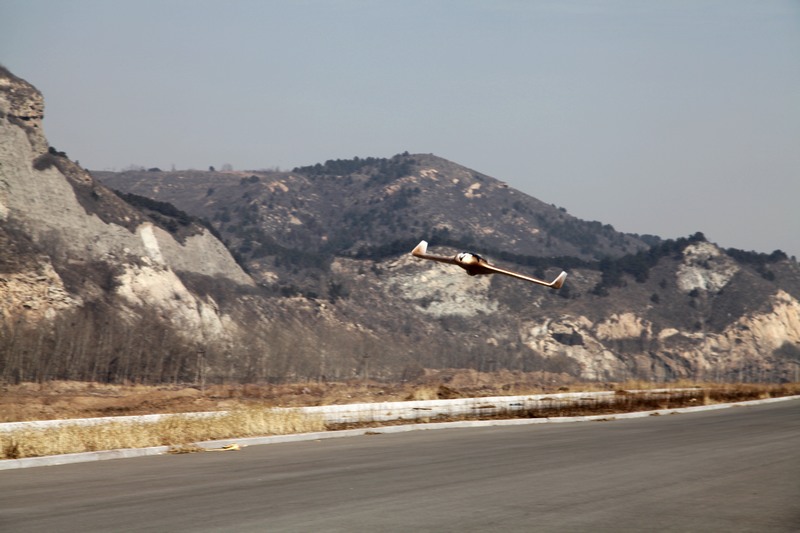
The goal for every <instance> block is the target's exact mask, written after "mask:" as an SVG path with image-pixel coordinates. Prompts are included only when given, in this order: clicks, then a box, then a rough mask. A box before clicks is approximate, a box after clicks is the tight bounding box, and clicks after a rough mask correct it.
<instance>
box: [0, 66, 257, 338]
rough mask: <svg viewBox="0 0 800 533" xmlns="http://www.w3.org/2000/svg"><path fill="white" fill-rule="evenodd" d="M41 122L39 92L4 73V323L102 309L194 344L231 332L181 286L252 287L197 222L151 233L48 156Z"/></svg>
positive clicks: (104, 192)
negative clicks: (202, 281)
mask: <svg viewBox="0 0 800 533" xmlns="http://www.w3.org/2000/svg"><path fill="white" fill-rule="evenodd" d="M43 117H44V100H43V98H42V95H41V94H40V93H39V91H37V90H36V89H35V88H34V87H33V86H31V85H30V84H29V83H27V82H26V81H24V80H22V79H20V78H17V77H16V76H14V75H13V74H11V73H10V72H8V71H7V70H5V69H2V70H0V223H2V241H3V244H4V247H3V250H2V252H0V253H2V255H3V257H2V262H1V263H0V265H1V266H2V272H0V315H2V316H3V317H5V319H6V320H12V321H13V320H16V321H19V320H22V321H23V322H25V323H28V322H30V321H31V320H36V319H39V318H42V317H47V318H49V319H52V318H54V317H55V316H56V315H57V314H58V313H59V312H62V311H64V310H68V309H77V308H80V307H82V306H86V305H89V304H91V303H93V302H94V303H98V302H104V303H105V304H107V305H109V306H110V307H112V308H114V309H116V310H118V311H121V310H123V309H127V312H128V313H133V314H137V313H138V314H141V313H150V312H157V313H159V314H160V315H162V316H163V317H165V318H166V319H167V321H168V322H171V323H173V324H175V325H176V326H179V327H180V328H183V329H184V330H185V331H186V332H187V333H189V332H191V335H192V336H194V337H198V336H199V337H200V338H202V337H203V336H204V334H205V332H210V333H213V334H220V333H221V332H222V331H223V330H225V329H226V328H225V324H228V325H230V324H231V321H230V320H227V319H226V317H225V316H224V315H223V314H222V313H221V312H220V310H219V307H218V306H217V305H216V304H215V303H214V301H213V298H211V297H209V296H208V295H204V296H200V295H198V294H196V293H193V292H192V291H191V290H190V289H189V288H187V287H186V285H185V284H184V282H183V281H182V279H181V276H184V275H186V274H191V275H199V276H206V277H210V278H215V277H219V278H222V279H224V280H225V281H227V282H230V283H231V284H235V285H245V286H250V285H252V281H251V279H250V277H249V276H248V275H247V274H246V273H245V272H244V271H243V270H242V269H241V268H240V267H239V266H238V265H237V264H236V262H235V261H234V259H233V258H232V257H231V255H230V253H229V252H228V250H227V249H226V248H225V246H224V245H223V244H222V243H220V242H219V240H217V239H216V237H214V236H213V235H212V234H211V232H210V231H209V230H208V229H206V228H205V227H204V226H202V225H200V224H197V223H196V222H186V223H185V224H183V225H181V226H180V231H174V232H171V231H169V227H167V228H166V229H165V227H162V226H160V225H159V224H158V223H154V222H153V220H151V219H150V218H149V217H148V216H147V215H146V214H144V213H142V212H141V211H140V210H137V209H136V208H134V207H133V206H131V205H129V204H128V203H126V202H125V201H123V200H122V199H121V198H120V197H119V196H117V195H116V194H114V193H113V192H112V191H110V190H109V189H108V188H106V187H105V186H103V185H102V184H100V183H99V182H97V181H95V180H94V178H93V177H92V176H91V175H90V174H89V173H88V172H86V171H85V170H84V169H82V168H81V167H80V166H78V165H77V164H76V163H74V162H72V161H71V160H69V158H67V157H66V154H63V153H61V152H58V151H57V150H56V149H54V148H52V147H50V146H49V144H48V142H47V139H46V138H45V136H44V134H43V132H42V119H43ZM161 221H162V222H163V219H162V220H161ZM235 330H236V328H233V330H232V331H229V332H228V333H229V334H233V333H235Z"/></svg>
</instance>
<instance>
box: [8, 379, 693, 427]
mask: <svg viewBox="0 0 800 533" xmlns="http://www.w3.org/2000/svg"><path fill="white" fill-rule="evenodd" d="M687 392H698V389H653V390H646V391H638V390H636V391H633V390H632V391H627V393H626V394H618V393H617V392H615V391H601V392H563V393H556V394H529V395H525V396H493V397H487V398H457V399H452V400H418V401H408V402H377V403H354V404H342V405H321V406H314V407H276V408H273V409H276V410H293V411H299V412H302V413H306V414H309V415H319V416H321V417H322V419H323V420H324V421H325V423H330V424H345V423H355V422H386V421H391V420H425V419H430V418H436V417H441V416H453V417H457V416H466V415H474V414H483V415H497V414H501V413H505V412H513V411H524V410H528V409H537V408H543V407H552V408H559V407H568V406H575V405H591V404H594V403H598V402H604V403H608V404H613V403H614V402H615V401H616V400H617V399H619V398H626V397H627V396H628V394H636V395H638V397H642V396H643V395H644V397H645V398H664V399H666V398H668V397H669V396H670V395H674V394H676V393H681V394H683V393H687ZM226 413H227V411H206V412H200V413H181V414H160V415H141V416H107V417H97V418H74V419H69V420H37V421H30V422H6V423H2V424H0V433H7V432H11V431H18V430H20V429H46V428H55V427H62V426H68V425H77V426H92V425H101V424H108V423H123V424H124V423H128V424H141V423H152V422H158V421H160V420H164V419H167V418H172V417H188V418H210V417H215V416H223V415H225V414H226Z"/></svg>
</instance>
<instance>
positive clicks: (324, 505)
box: [0, 400, 800, 532]
mask: <svg viewBox="0 0 800 533" xmlns="http://www.w3.org/2000/svg"><path fill="white" fill-rule="evenodd" d="M0 531H20V532H23V531H24V532H40V531H41V532H44V531H47V532H73V531H74V532H78V531H80V532H92V531H170V532H180V531H229V532H231V531H236V532H248V531H270V532H273V531H303V532H311V531H436V532H448V531H537V532H538V531H542V532H547V531H558V532H571V531H615V532H620V531H681V532H686V531H704V532H708V531H726V532H733V531H754V532H767V531H769V532H781V531H787V532H788V531H793V532H797V531H800V400H792V401H785V402H780V403H773V404H766V405H756V406H748V407H734V408H730V409H725V410H719V411H705V412H698V413H690V414H687V413H684V414H679V415H666V416H657V417H656V416H653V417H647V418H637V419H628V420H614V421H605V422H577V423H565V424H546V425H530V426H509V427H489V428H473V429H446V430H434V431H415V432H410V433H396V434H383V435H367V436H361V437H353V438H343V439H331V440H320V441H307V442H295V443H285V444H271V445H264V446H253V447H248V448H245V449H244V450H242V451H239V452H216V453H211V452H205V453H198V454H190V455H168V456H156V457H142V458H135V459H121V460H111V461H101V462H93V463H83V464H71V465H62V466H48V467H38V468H26V469H20V470H10V471H3V472H0Z"/></svg>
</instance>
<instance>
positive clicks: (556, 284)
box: [482, 263, 567, 289]
mask: <svg viewBox="0 0 800 533" xmlns="http://www.w3.org/2000/svg"><path fill="white" fill-rule="evenodd" d="M482 266H483V267H484V268H486V269H487V270H490V271H492V272H494V273H495V274H505V275H506V276H511V277H512V278H517V279H523V280H525V281H530V282H532V283H536V284H537V285H544V286H545V287H550V288H551V289H560V288H561V287H562V285H564V281H565V280H566V279H567V273H566V272H563V271H562V272H561V274H559V275H558V277H556V279H554V280H553V281H549V282H548V281H543V280H541V279H537V278H532V277H530V276H524V275H522V274H517V273H516V272H511V271H510V270H503V269H502V268H498V267H496V266H494V265H490V264H489V263H483V265H482Z"/></svg>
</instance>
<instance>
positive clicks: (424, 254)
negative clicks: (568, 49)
mask: <svg viewBox="0 0 800 533" xmlns="http://www.w3.org/2000/svg"><path fill="white" fill-rule="evenodd" d="M411 255H413V256H414V257H419V258H422V259H430V260H431V261H439V262H441V263H449V264H451V265H457V264H458V262H457V261H456V259H455V257H447V256H444V255H433V254H429V253H428V242H427V241H420V243H419V244H418V245H417V246H416V247H415V248H414V249H413V250H411Z"/></svg>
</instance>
